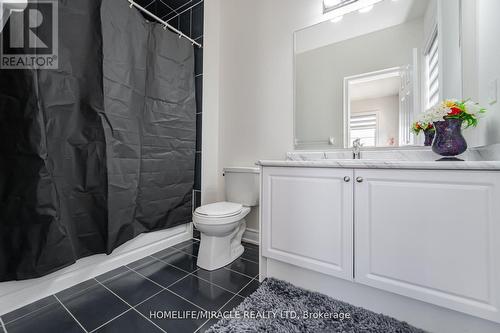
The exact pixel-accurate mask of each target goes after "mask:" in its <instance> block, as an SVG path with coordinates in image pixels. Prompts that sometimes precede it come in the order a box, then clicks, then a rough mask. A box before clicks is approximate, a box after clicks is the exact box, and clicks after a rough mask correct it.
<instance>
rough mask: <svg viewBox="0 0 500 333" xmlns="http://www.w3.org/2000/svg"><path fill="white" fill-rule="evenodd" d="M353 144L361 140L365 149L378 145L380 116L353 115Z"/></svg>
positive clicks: (367, 113)
mask: <svg viewBox="0 0 500 333" xmlns="http://www.w3.org/2000/svg"><path fill="white" fill-rule="evenodd" d="M350 123H351V140H350V141H351V142H352V141H353V140H356V139H360V140H361V144H362V145H363V147H375V146H376V145H377V128H378V116H377V113H376V112H363V113H355V114H351V121H350Z"/></svg>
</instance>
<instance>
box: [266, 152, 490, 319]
mask: <svg viewBox="0 0 500 333" xmlns="http://www.w3.org/2000/svg"><path fill="white" fill-rule="evenodd" d="M259 164H260V165H261V167H262V178H261V233H262V235H261V248H262V262H261V267H262V278H265V277H276V278H280V279H285V280H288V281H290V282H293V283H295V284H298V285H300V286H302V287H305V288H307V289H312V290H317V291H320V292H323V293H326V294H329V295H331V296H333V297H336V298H340V299H343V300H346V301H348V302H354V303H355V305H360V306H365V307H367V306H368V307H369V308H370V305H371V308H372V309H373V310H375V311H381V312H382V311H384V312H385V313H388V312H389V313H391V311H392V313H391V314H392V315H394V316H396V315H398V314H399V313H398V311H410V312H411V311H415V310H414V309H413V310H408V309H410V307H408V305H407V304H403V303H405V302H404V300H403V301H402V304H403V305H400V307H401V308H400V309H394V311H395V312H394V311H393V310H390V309H389V310H388V309H387V308H385V305H387V306H389V305H388V304H385V303H391V302H385V299H384V297H389V298H390V297H393V296H390V295H391V294H389V293H393V294H397V295H401V296H405V297H406V298H410V299H412V300H419V301H423V302H426V303H430V304H434V305H437V306H440V307H444V308H447V309H452V310H456V311H460V312H463V313H467V314H469V315H473V316H477V317H480V318H484V319H488V320H491V321H495V322H498V323H500V313H499V310H500V162H486V161H470V162H458V161H457V162H436V161H403V160H392V161H388V160H347V159H321V160H298V161H291V160H288V161H260V162H259ZM340 280H345V281H348V283H347V284H346V283H344V284H342V283H340V282H339V281H340ZM358 286H359V287H358ZM361 286H363V287H364V286H368V287H370V288H363V287H361ZM373 289H376V290H377V291H374V290H373ZM378 291H385V292H389V293H379V292H378ZM344 293H346V294H345V295H344ZM357 293H359V294H364V295H365V296H366V297H363V298H360V299H359V300H358V299H357V298H356V294H357ZM370 295H372V296H373V297H374V298H375V299H377V300H378V302H379V303H378V304H377V302H375V304H373V302H374V299H370ZM367 299H369V300H368V301H367ZM367 302H368V304H367ZM392 303H393V304H392V305H391V306H396V307H397V306H398V305H397V303H396V302H392ZM382 304H385V305H382ZM389 307H390V306H389ZM412 315H414V314H412ZM403 317H404V315H403ZM410 317H411V315H410ZM410 317H408V316H407V318H406V320H411V319H409V318H410ZM417 324H418V323H417Z"/></svg>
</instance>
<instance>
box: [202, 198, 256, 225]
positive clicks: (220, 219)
mask: <svg viewBox="0 0 500 333" xmlns="http://www.w3.org/2000/svg"><path fill="white" fill-rule="evenodd" d="M218 204H223V205H219V206H215V205H218ZM224 204H231V205H224ZM211 205H213V206H211ZM211 205H206V206H211V207H208V208H207V207H206V206H202V207H199V208H197V209H196V210H195V212H194V214H193V222H195V223H198V224H205V225H223V224H230V223H234V222H237V221H239V220H241V219H243V218H244V217H245V216H246V215H247V214H248V213H249V212H250V208H249V207H243V205H241V204H235V203H231V202H218V203H216V204H211ZM221 207H225V208H226V211H222V210H218V209H219V208H221ZM229 207H232V208H233V209H232V210H231V209H229ZM200 208H204V209H201V213H200ZM207 212H211V213H212V215H208V214H206V213H207ZM204 213H205V214H204ZM216 214H218V215H216Z"/></svg>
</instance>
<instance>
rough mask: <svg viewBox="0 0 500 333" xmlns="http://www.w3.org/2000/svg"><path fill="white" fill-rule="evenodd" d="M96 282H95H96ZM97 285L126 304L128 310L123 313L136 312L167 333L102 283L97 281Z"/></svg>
mask: <svg viewBox="0 0 500 333" xmlns="http://www.w3.org/2000/svg"><path fill="white" fill-rule="evenodd" d="M96 281H97V280H96ZM97 283H99V284H100V285H101V286H103V287H104V288H106V289H107V290H108V291H109V292H110V293H112V294H113V295H115V296H116V297H118V298H119V299H120V300H121V301H122V302H123V303H125V304H127V305H128V306H129V307H130V309H129V310H127V311H125V312H128V311H130V310H134V311H135V312H137V313H138V314H140V315H141V316H142V317H144V318H145V319H146V320H147V321H149V322H150V323H151V324H153V325H155V326H156V327H157V328H159V329H160V331H162V332H164V333H167V332H166V331H165V330H164V329H163V328H161V327H160V326H158V325H157V324H156V323H154V322H153V321H152V320H151V319H149V318H148V317H146V316H145V315H143V314H142V313H141V312H139V311H138V310H137V309H136V308H134V307H133V306H132V305H130V304H129V303H128V302H127V301H125V300H124V299H123V298H121V297H120V296H118V295H117V294H116V293H115V292H114V291H113V290H111V289H109V288H108V287H106V286H105V285H103V284H102V283H100V282H99V281H97Z"/></svg>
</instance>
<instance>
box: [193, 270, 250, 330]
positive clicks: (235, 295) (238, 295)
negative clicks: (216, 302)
mask: <svg viewBox="0 0 500 333" xmlns="http://www.w3.org/2000/svg"><path fill="white" fill-rule="evenodd" d="M253 280H254V279H251V280H250V282H248V283H247V284H246V285H244V286H243V288H241V289H240V290H239V291H238V293H239V292H240V291H242V290H243V289H245V288H246V287H248V286H249V285H250V283H252V282H253ZM236 297H239V298H243V300H244V299H245V297H243V296H241V295H240V294H234V296H233V297H231V298H230V299H229V300H228V301H227V302H226V303H224V304H223V305H222V306H221V307H220V308H219V309H218V310H217V312H220V311H221V310H222V309H223V308H224V307H225V306H226V305H228V304H229V302H231V301H232V300H233V299H235V298H236ZM210 320H211V319H207V320H206V321H205V322H204V323H203V324H201V325H200V327H198V329H196V331H194V333H197V332H199V331H200V329H201V328H202V327H203V326H205V324H206V323H208V322H209V321H210Z"/></svg>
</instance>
